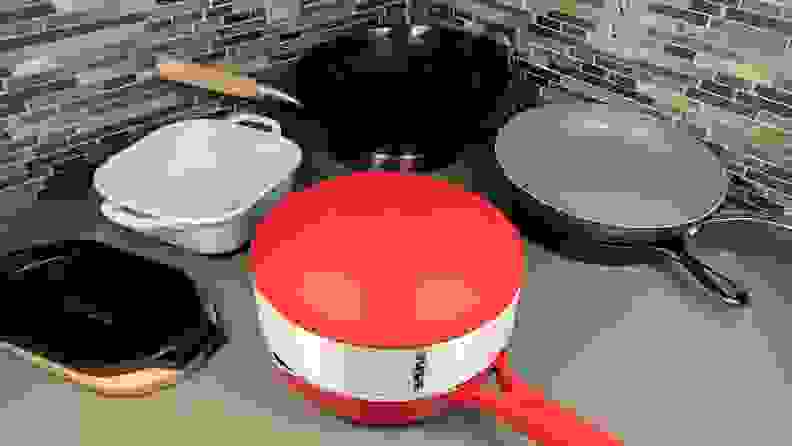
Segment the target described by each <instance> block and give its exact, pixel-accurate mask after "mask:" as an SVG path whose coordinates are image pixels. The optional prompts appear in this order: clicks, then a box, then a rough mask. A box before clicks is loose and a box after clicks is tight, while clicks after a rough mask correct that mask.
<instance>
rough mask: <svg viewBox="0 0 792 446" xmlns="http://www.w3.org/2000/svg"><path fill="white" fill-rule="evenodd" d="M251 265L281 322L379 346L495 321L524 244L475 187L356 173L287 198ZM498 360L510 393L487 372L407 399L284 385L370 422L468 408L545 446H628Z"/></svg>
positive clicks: (511, 288)
mask: <svg viewBox="0 0 792 446" xmlns="http://www.w3.org/2000/svg"><path fill="white" fill-rule="evenodd" d="M252 260H253V267H254V271H255V276H256V287H257V289H258V292H259V293H260V295H262V296H267V298H268V299H269V301H270V304H271V305H272V306H273V307H274V308H276V309H277V310H278V312H279V313H280V314H281V315H282V316H283V317H284V318H286V319H288V320H289V321H291V322H292V323H293V324H295V325H298V326H300V327H302V328H304V329H306V330H308V331H310V332H313V333H314V334H316V335H318V336H322V337H325V338H330V339H333V340H335V341H337V342H342V343H346V344H352V345H358V346H366V347H371V348H374V349H375V350H376V349H378V348H379V349H392V348H421V347H427V346H431V345H434V344H438V343H442V342H445V341H448V340H450V339H452V338H457V337H460V336H463V335H465V334H467V333H469V332H471V331H473V330H475V329H477V328H479V327H481V326H482V325H483V324H485V323H486V322H489V321H492V320H494V319H496V318H497V317H498V316H499V315H500V314H501V313H502V312H503V311H504V310H505V309H506V308H507V307H508V305H509V304H511V303H512V301H513V299H514V297H515V293H516V292H517V290H518V289H520V288H524V286H523V284H522V279H523V261H524V260H523V242H522V240H521V238H520V236H519V233H518V232H517V230H516V228H515V227H514V226H513V225H512V224H511V223H510V222H509V221H508V220H507V219H506V218H505V217H504V216H503V214H502V213H501V212H500V211H499V210H498V209H496V208H495V207H494V206H492V205H490V204H489V203H488V202H487V201H486V200H484V199H483V198H481V197H480V196H479V195H477V194H473V193H470V192H467V191H465V190H464V189H463V188H461V187H459V186H456V185H451V184H449V183H446V182H443V181H440V180H436V179H433V178H431V177H426V176H418V175H402V174H397V173H386V172H364V173H356V174H353V175H350V176H346V177H338V178H335V179H333V180H328V181H325V182H322V183H319V184H317V185H315V186H314V187H312V188H310V189H307V190H306V191H304V192H298V193H293V194H290V195H288V196H287V197H286V198H285V199H284V200H283V201H282V202H281V203H280V204H279V205H278V206H276V207H275V209H273V210H272V211H271V212H270V214H268V215H267V216H266V217H264V218H263V219H262V220H261V222H260V223H259V225H258V226H257V233H256V237H255V239H254V241H253V244H252ZM522 294H523V295H524V296H526V297H527V298H530V296H529V295H526V294H525V292H524V290H523V292H522ZM372 356H373V354H372ZM494 365H495V370H496V373H497V378H498V379H497V380H498V383H499V385H500V387H501V388H502V390H503V391H504V393H503V395H498V394H497V393H496V392H493V391H491V390H486V389H485V388H484V387H482V385H481V384H482V383H483V382H484V381H485V379H486V373H487V372H486V371H482V372H481V373H480V374H479V375H478V376H476V377H475V378H473V379H472V380H470V381H468V382H467V383H460V386H459V387H457V388H456V389H455V390H453V391H451V392H450V393H448V394H446V395H440V396H434V397H432V398H425V399H416V400H412V401H406V402H380V401H366V400H361V399H355V398H352V397H348V396H345V395H341V394H338V393H333V392H328V391H325V390H323V389H319V388H318V387H316V386H314V385H312V384H310V383H308V382H307V381H305V380H304V379H303V378H301V377H299V376H293V375H288V376H286V380H287V383H288V385H289V387H290V388H291V389H292V390H293V391H296V392H298V393H300V394H302V395H303V396H305V397H306V398H307V399H309V400H311V401H313V402H315V403H317V404H318V405H319V406H320V407H324V408H328V409H331V410H332V411H333V412H334V413H335V414H336V415H339V416H342V417H347V418H352V419H353V420H355V421H358V422H361V423H366V424H405V423H409V422H411V421H415V420H417V419H420V418H424V417H426V416H430V415H435V414H439V413H440V412H442V411H443V410H445V409H447V408H449V407H450V406H469V407H475V408H478V409H480V410H482V411H485V412H490V413H492V414H494V415H496V416H497V417H499V418H500V419H502V420H503V421H504V422H505V423H508V424H509V425H511V426H512V427H513V428H515V429H516V430H518V431H520V432H523V433H526V434H528V436H529V438H531V439H535V440H540V441H541V442H542V443H543V445H544V446H562V445H566V446H615V445H619V444H621V442H620V441H619V440H616V439H615V438H614V437H612V436H611V435H610V434H607V433H604V432H600V431H599V428H597V427H595V426H593V425H591V424H590V423H587V422H584V421H582V420H580V419H579V418H578V417H577V416H576V415H575V413H574V411H573V410H571V409H562V408H561V407H560V405H558V403H554V402H549V401H546V400H545V399H544V396H543V394H542V392H540V391H537V390H535V389H533V388H531V387H529V386H528V385H527V384H525V383H523V382H522V381H521V380H520V379H519V378H518V377H517V376H516V375H515V374H514V373H513V372H512V371H511V369H510V368H509V367H508V362H507V355H506V353H503V352H502V353H501V354H500V355H498V357H497V359H495V363H494ZM445 366H447V367H453V366H454V365H453V364H448V365H445Z"/></svg>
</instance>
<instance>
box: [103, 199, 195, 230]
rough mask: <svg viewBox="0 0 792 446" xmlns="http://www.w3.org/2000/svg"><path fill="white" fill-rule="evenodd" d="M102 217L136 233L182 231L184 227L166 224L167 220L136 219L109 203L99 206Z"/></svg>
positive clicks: (170, 223)
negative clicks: (164, 230) (163, 230)
mask: <svg viewBox="0 0 792 446" xmlns="http://www.w3.org/2000/svg"><path fill="white" fill-rule="evenodd" d="M100 210H101V211H102V215H104V216H105V217H107V219H109V220H110V221H113V222H115V223H117V224H119V225H121V226H126V227H128V228H131V229H135V230H137V231H153V230H158V229H167V230H169V231H184V230H185V229H184V227H182V226H181V225H179V224H176V223H173V222H168V221H167V220H162V219H154V218H144V217H137V216H135V215H132V214H131V213H129V212H127V211H125V210H124V209H123V208H121V207H119V206H115V205H113V204H112V203H110V202H109V201H105V202H104V203H102V204H101V206H100Z"/></svg>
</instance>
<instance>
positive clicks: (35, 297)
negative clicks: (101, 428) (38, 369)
mask: <svg viewBox="0 0 792 446" xmlns="http://www.w3.org/2000/svg"><path fill="white" fill-rule="evenodd" d="M2 260H3V262H2V263H0V272H2V273H3V274H2V275H0V282H2V283H3V284H4V285H6V287H7V288H6V289H8V290H11V289H13V290H14V292H13V293H7V295H6V296H4V297H5V298H6V299H5V308H4V311H3V313H2V315H3V318H2V324H1V325H0V326H1V327H2V330H1V331H0V339H1V340H4V341H7V342H9V343H11V344H13V345H15V346H17V347H19V348H21V349H23V350H26V351H29V352H33V353H36V354H38V355H41V356H44V357H45V358H46V359H48V360H50V361H54V362H58V363H61V364H63V365H65V366H70V367H100V366H104V365H117V364H121V363H123V362H125V361H137V360H143V359H146V358H149V357H151V356H152V355H154V354H156V353H158V352H159V351H160V350H161V349H163V348H164V347H166V346H170V345H174V343H176V342H178V343H179V345H180V346H181V348H187V349H190V345H185V342H186V341H185V339H187V338H190V340H189V342H186V343H187V344H192V343H197V342H199V341H200V340H201V339H199V338H198V337H196V334H197V331H203V330H204V329H205V326H206V321H207V316H206V314H205V313H204V310H203V306H202V305H203V304H202V302H201V300H200V297H199V295H198V290H197V289H196V288H195V286H194V283H193V281H192V280H191V279H190V278H189V277H188V276H186V275H184V274H182V273H181V272H180V271H178V270H174V269H172V268H170V267H168V266H166V265H164V264H159V263H155V262H152V261H149V260H147V259H145V258H143V257H140V256H137V255H133V254H129V253H127V252H124V251H121V250H118V249H116V248H113V247H110V246H108V245H104V244H101V243H98V242H93V241H86V240H79V241H78V240H71V241H64V242H57V243H53V244H50V245H40V246H35V247H32V248H28V249H25V250H21V251H16V252H14V253H11V254H9V255H7V256H6V257H5V258H3V259H2ZM179 341H180V342H179ZM183 359H185V360H186V359H188V358H183Z"/></svg>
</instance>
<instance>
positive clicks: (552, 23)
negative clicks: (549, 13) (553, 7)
mask: <svg viewBox="0 0 792 446" xmlns="http://www.w3.org/2000/svg"><path fill="white" fill-rule="evenodd" d="M536 24H537V25H542V26H545V27H547V28H552V29H554V30H556V31H561V22H559V21H558V20H554V19H551V18H549V17H545V16H541V15H539V16H536Z"/></svg>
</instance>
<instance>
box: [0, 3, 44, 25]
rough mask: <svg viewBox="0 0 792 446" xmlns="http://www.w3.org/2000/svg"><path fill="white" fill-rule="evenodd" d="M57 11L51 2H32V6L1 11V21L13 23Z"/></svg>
mask: <svg viewBox="0 0 792 446" xmlns="http://www.w3.org/2000/svg"><path fill="white" fill-rule="evenodd" d="M55 12H57V10H56V9H55V7H54V6H53V5H52V4H51V3H50V2H37V3H32V4H31V5H30V6H27V7H24V8H20V9H15V10H13V11H0V23H11V22H17V21H20V20H26V19H32V18H35V17H43V16H45V15H49V14H54V13H55Z"/></svg>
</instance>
